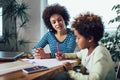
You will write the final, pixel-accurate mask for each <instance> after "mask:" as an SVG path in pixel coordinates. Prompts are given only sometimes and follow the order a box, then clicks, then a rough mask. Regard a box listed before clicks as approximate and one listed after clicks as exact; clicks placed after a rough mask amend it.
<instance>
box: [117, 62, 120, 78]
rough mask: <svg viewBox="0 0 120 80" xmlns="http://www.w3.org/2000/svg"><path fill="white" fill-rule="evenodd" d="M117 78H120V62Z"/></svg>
mask: <svg viewBox="0 0 120 80" xmlns="http://www.w3.org/2000/svg"><path fill="white" fill-rule="evenodd" d="M117 78H118V79H120V62H119V64H118V68H117Z"/></svg>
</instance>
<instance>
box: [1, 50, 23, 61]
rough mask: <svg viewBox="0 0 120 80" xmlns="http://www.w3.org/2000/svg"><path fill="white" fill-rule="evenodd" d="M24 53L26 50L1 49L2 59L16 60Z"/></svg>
mask: <svg viewBox="0 0 120 80" xmlns="http://www.w3.org/2000/svg"><path fill="white" fill-rule="evenodd" d="M23 54H24V52H6V51H0V61H15V60H17V59H18V58H19V57H20V56H21V55H23Z"/></svg>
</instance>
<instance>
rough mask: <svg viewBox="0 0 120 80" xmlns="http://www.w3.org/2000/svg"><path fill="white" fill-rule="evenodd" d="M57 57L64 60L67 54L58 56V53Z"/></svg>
mask: <svg viewBox="0 0 120 80" xmlns="http://www.w3.org/2000/svg"><path fill="white" fill-rule="evenodd" d="M56 59H57V60H63V59H65V55H64V54H61V55H59V56H57V54H56Z"/></svg>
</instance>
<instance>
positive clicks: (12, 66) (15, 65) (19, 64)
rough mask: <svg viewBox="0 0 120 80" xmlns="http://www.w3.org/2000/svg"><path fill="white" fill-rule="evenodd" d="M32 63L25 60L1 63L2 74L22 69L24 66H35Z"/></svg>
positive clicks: (0, 70)
mask: <svg viewBox="0 0 120 80" xmlns="http://www.w3.org/2000/svg"><path fill="white" fill-rule="evenodd" d="M33 66H34V65H33V64H32V63H27V62H24V61H14V62H7V63H2V64H0V75H3V74H6V73H10V72H14V71H18V70H22V69H24V68H29V67H33Z"/></svg>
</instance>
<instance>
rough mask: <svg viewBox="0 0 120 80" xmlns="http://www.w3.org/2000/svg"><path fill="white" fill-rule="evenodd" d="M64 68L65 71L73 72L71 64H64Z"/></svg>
mask: <svg viewBox="0 0 120 80" xmlns="http://www.w3.org/2000/svg"><path fill="white" fill-rule="evenodd" d="M63 66H64V68H65V71H68V70H72V65H71V63H70V62H65V63H63Z"/></svg>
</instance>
